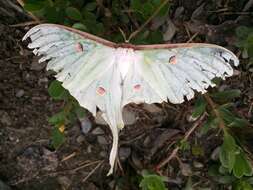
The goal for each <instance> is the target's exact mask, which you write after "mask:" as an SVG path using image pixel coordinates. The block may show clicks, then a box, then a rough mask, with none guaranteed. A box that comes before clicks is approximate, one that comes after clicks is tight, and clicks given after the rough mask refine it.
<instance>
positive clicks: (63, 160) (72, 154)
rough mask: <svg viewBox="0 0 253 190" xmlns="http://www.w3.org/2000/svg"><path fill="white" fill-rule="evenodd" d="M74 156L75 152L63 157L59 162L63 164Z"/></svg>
mask: <svg viewBox="0 0 253 190" xmlns="http://www.w3.org/2000/svg"><path fill="white" fill-rule="evenodd" d="M75 155H76V152H73V153H71V154H70V155H68V156H65V157H64V158H63V159H62V160H61V162H65V161H67V160H69V159H70V158H72V157H74V156H75Z"/></svg>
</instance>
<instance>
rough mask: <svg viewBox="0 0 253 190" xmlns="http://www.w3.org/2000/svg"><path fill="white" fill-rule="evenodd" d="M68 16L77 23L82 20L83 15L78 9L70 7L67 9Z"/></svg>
mask: <svg viewBox="0 0 253 190" xmlns="http://www.w3.org/2000/svg"><path fill="white" fill-rule="evenodd" d="M66 14H67V16H68V17H69V18H71V19H72V20H77V21H80V20H82V14H81V13H80V11H79V10H78V9H76V8H74V7H68V8H67V9H66Z"/></svg>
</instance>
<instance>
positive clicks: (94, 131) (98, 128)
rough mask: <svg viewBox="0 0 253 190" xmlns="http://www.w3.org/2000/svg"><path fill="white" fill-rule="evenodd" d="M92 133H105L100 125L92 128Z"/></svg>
mask: <svg viewBox="0 0 253 190" xmlns="http://www.w3.org/2000/svg"><path fill="white" fill-rule="evenodd" d="M91 133H92V134H93V135H103V134H105V132H104V130H103V129H101V128H100V127H96V128H95V129H94V130H92V132H91Z"/></svg>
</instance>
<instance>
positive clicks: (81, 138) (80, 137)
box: [76, 135, 85, 144]
mask: <svg viewBox="0 0 253 190" xmlns="http://www.w3.org/2000/svg"><path fill="white" fill-rule="evenodd" d="M84 141H85V138H84V136H83V135H79V136H78V137H77V138H76V142H77V143H79V144H82V143H83V142H84Z"/></svg>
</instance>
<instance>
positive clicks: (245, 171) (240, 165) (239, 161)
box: [233, 151, 252, 178]
mask: <svg viewBox="0 0 253 190" xmlns="http://www.w3.org/2000/svg"><path fill="white" fill-rule="evenodd" d="M233 173H234V175H235V176H236V177H237V178H241V177H242V176H244V175H245V176H251V175H252V167H251V165H250V163H249V162H248V160H247V159H246V157H245V155H244V153H243V152H242V151H240V153H239V154H237V155H236V160H235V166H234V168H233Z"/></svg>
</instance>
